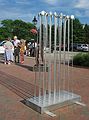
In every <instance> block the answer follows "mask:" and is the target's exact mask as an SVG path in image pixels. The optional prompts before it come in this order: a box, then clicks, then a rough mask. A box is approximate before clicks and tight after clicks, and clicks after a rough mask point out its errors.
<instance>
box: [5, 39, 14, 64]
mask: <svg viewBox="0 0 89 120" xmlns="http://www.w3.org/2000/svg"><path fill="white" fill-rule="evenodd" d="M4 48H5V64H6V63H8V64H11V62H13V48H14V46H13V44H12V43H11V42H10V38H9V37H8V39H7V41H6V43H5V44H4Z"/></svg>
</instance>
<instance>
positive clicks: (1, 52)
mask: <svg viewBox="0 0 89 120" xmlns="http://www.w3.org/2000/svg"><path fill="white" fill-rule="evenodd" d="M4 43H6V41H2V42H0V54H4V51H5V48H4V47H3V45H4ZM13 53H14V48H13Z"/></svg>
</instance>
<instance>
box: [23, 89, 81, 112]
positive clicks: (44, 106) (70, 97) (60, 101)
mask: <svg viewBox="0 0 89 120" xmlns="http://www.w3.org/2000/svg"><path fill="white" fill-rule="evenodd" d="M79 101H81V97H80V96H79V95H77V94H74V93H71V92H68V91H64V90H61V91H60V92H59V93H58V92H56V93H55V97H54V93H51V94H50V99H49V95H48V94H46V95H45V96H40V97H32V98H28V99H26V100H24V104H25V105H27V106H29V107H31V108H32V109H33V110H35V111H36V112H39V113H40V114H42V113H44V112H45V111H46V110H49V111H52V110H55V109H59V108H61V107H64V106H68V105H71V104H74V103H75V102H79Z"/></svg>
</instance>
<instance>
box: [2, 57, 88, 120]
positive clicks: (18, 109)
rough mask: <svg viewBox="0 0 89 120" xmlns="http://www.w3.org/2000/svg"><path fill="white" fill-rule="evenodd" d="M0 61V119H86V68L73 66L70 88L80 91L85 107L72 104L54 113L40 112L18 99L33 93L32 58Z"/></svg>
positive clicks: (78, 92)
mask: <svg viewBox="0 0 89 120" xmlns="http://www.w3.org/2000/svg"><path fill="white" fill-rule="evenodd" d="M2 62H3V61H2V60H1V61H0V120H89V69H84V68H76V67H74V68H73V74H71V76H70V77H71V79H72V80H74V82H73V83H72V84H73V89H74V92H75V93H77V94H79V95H81V97H82V102H83V103H85V104H86V107H83V106H79V105H73V106H68V107H65V108H62V109H60V110H55V111H53V112H54V113H55V114H56V115H57V116H56V117H53V118H52V117H50V116H48V115H46V114H43V115H40V114H38V113H37V112H35V111H34V110H32V109H31V108H29V107H27V106H25V105H24V104H23V103H22V102H21V101H22V100H23V99H25V98H28V97H31V96H33V91H34V72H33V71H32V66H33V65H34V64H35V61H34V58H28V57H26V58H25V63H24V64H23V65H15V64H12V65H4V64H3V63H2Z"/></svg>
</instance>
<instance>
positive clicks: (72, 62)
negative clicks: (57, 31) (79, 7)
mask: <svg viewBox="0 0 89 120" xmlns="http://www.w3.org/2000/svg"><path fill="white" fill-rule="evenodd" d="M71 41H72V53H73V19H71ZM72 74H73V55H72ZM72 93H73V78H72ZM72 97H73V94H72Z"/></svg>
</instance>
